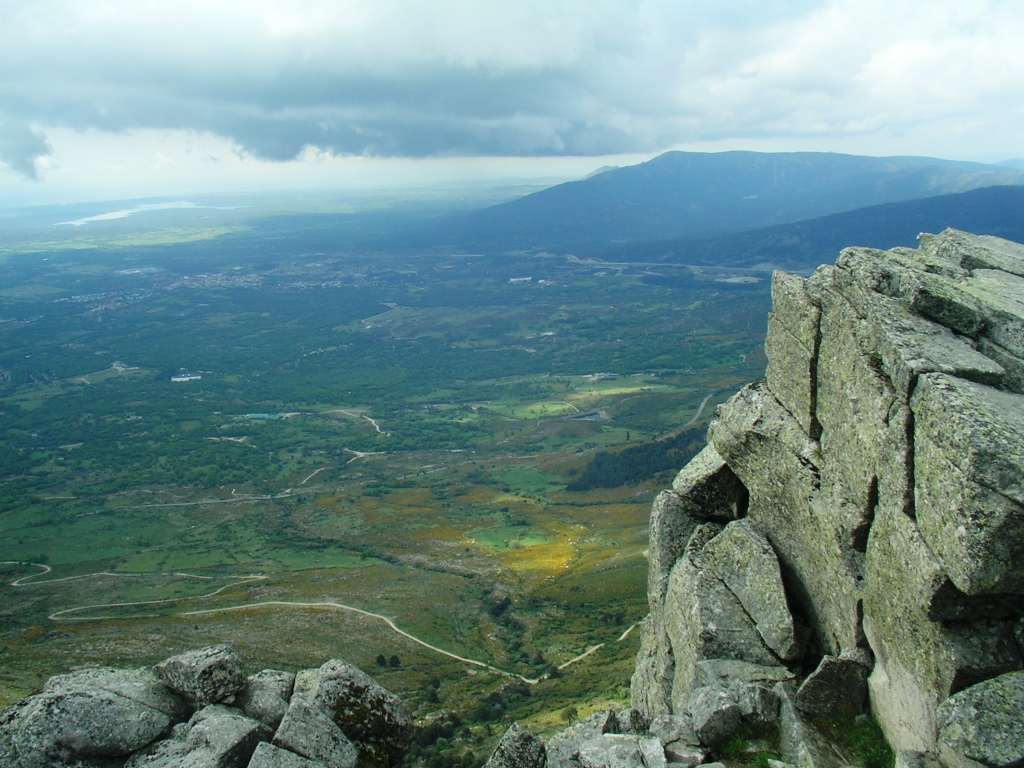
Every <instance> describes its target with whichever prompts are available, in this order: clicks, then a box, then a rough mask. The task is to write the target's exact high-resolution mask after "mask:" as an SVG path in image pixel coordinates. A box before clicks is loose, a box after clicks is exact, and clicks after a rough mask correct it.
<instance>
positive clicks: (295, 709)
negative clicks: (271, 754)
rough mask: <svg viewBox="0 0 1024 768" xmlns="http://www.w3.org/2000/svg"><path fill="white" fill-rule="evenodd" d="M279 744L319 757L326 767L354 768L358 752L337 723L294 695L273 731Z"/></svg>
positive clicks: (305, 754)
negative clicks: (275, 731) (275, 729)
mask: <svg viewBox="0 0 1024 768" xmlns="http://www.w3.org/2000/svg"><path fill="white" fill-rule="evenodd" d="M273 744H274V746H276V747H281V748H282V749H287V750H289V751H290V752H295V753H296V754H299V755H301V756H302V757H305V758H308V759H310V760H316V761H319V762H321V763H323V764H324V765H326V766H327V768H355V766H356V764H357V763H358V752H357V750H356V748H355V746H353V744H352V742H351V741H349V739H348V737H346V736H345V734H344V732H343V731H342V730H341V728H340V727H339V726H338V724H337V723H335V722H334V720H333V719H331V717H330V715H328V714H326V713H325V712H324V711H323V710H322V709H320V707H318V706H314V705H312V704H310V703H308V702H307V701H306V700H305V697H302V696H293V697H292V701H291V704H290V705H289V706H288V712H287V713H286V714H285V716H284V719H282V720H281V725H280V727H278V729H277V733H275V734H274V739H273Z"/></svg>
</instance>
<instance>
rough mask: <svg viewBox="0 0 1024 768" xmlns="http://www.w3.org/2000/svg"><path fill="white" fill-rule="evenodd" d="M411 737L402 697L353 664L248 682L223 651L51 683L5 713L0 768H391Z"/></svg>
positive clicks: (268, 673)
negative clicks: (247, 767)
mask: <svg viewBox="0 0 1024 768" xmlns="http://www.w3.org/2000/svg"><path fill="white" fill-rule="evenodd" d="M412 735H413V726H412V720H411V718H410V717H409V715H408V713H407V712H406V710H405V708H404V706H403V705H402V702H401V701H400V700H399V699H398V697H397V696H395V695H394V694H393V693H391V692H390V691H388V690H386V689H384V688H382V687H381V686H380V685H378V684H377V683H376V682H374V681H373V680H372V679H371V678H370V677H368V676H367V675H366V674H364V673H363V672H362V671H360V670H359V669H357V668H356V667H354V666H352V665H351V664H348V663H346V662H344V661H340V660H337V659H333V660H331V661H328V662H327V663H325V664H324V665H323V666H321V667H320V668H319V669H307V670H301V671H300V672H298V673H297V674H293V673H290V672H281V671H277V670H269V669H268V670H263V671H262V672H258V673H256V674H255V675H251V676H246V674H245V672H244V671H243V670H242V667H241V664H240V663H239V660H238V657H237V656H236V655H235V653H234V652H233V651H232V650H231V649H230V648H229V647H228V646H223V645H222V646H214V647H212V648H204V649H200V650H196V651H191V652H189V653H184V654H182V655H180V656H175V657H172V658H170V659H167V660H166V661H164V662H162V663H160V664H158V665H156V666H155V667H152V668H149V667H146V668H142V669H132V670H122V669H107V668H102V669H83V670H80V671H77V672H72V673H70V674H66V675H58V676H56V677H51V678H50V679H49V680H48V681H47V683H46V686H45V688H44V690H43V691H42V692H41V693H39V694H36V695H34V696H30V697H28V698H27V699H25V700H23V701H21V702H19V703H18V704H16V705H14V706H12V707H8V708H7V709H5V710H3V712H2V713H0V765H2V766H4V768H51V767H53V766H58V767H64V766H74V767H80V768H89V767H93V766H94V767H95V768H107V767H108V766H110V767H113V766H118V767H122V766H123V768H245V767H246V766H249V768H304V767H309V768H317V767H319V768H355V766H357V765H359V766H366V767H367V768H369V767H370V766H373V768H388V767H389V766H392V765H397V764H398V762H399V761H400V760H401V759H402V756H403V755H404V754H405V752H406V750H407V749H408V747H409V744H410V743H411V741H412Z"/></svg>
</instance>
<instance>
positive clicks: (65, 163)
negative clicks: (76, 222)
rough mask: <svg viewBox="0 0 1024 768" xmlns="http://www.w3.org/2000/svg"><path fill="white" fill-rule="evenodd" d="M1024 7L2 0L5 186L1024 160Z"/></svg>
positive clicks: (346, 182)
mask: <svg viewBox="0 0 1024 768" xmlns="http://www.w3.org/2000/svg"><path fill="white" fill-rule="evenodd" d="M1022 40H1024V3H1022V2H1020V0H649V1H645V0H558V2H552V1H551V0H536V1H535V0H515V1H514V2H505V3H498V2H479V1H478V2H469V1H468V0H441V1H440V2H439V0H429V1H423V2H421V1H420V0H403V1H400V2H399V1H393V0H334V1H333V2H322V1H320V0H291V1H289V2H285V1H284V0H245V2H226V1H223V2H217V1H216V0H204V1H203V2H194V1H193V0H173V2H164V1H162V0H29V1H26V2H21V1H20V0H0V196H3V197H4V199H8V200H9V199H23V200H24V201H26V202H32V201H41V200H46V199H53V200H56V199H60V198H61V196H64V197H68V198H70V197H76V198H78V199H87V198H88V197H89V196H90V195H92V196H94V197H97V198H99V197H104V196H116V195H128V194H136V195H141V194H151V195H160V194H178V193H182V192H201V191H230V190H238V189H264V188H265V189H279V188H321V187H322V188H331V187H338V188H341V187H360V186H375V185H376V186H382V185H383V186H386V185H391V184H404V183H425V182H432V181H437V180H449V179H454V180H459V179H479V178H486V177H501V178H534V177H548V178H554V177H571V176H577V175H581V174H584V173H586V172H588V171H590V170H592V169H594V168H596V167H597V166H599V165H602V164H606V163H614V164H622V163H624V162H635V161H638V160H642V159H646V158H647V157H650V156H652V155H654V154H657V153H659V152H662V151H664V150H667V149H691V150H706V151H717V150H722V149H734V148H742V149H758V150H767V151H774V150H787V151H788V150H796V149H806V150H828V151H840V152H851V153H862V154H875V155H886V154H918V155H934V156H941V157H949V158H960V159H975V160H984V161H998V160H1002V159H1007V158H1011V157H1021V156H1024V54H1022V53H1021V45H1022V44H1021V41H1022Z"/></svg>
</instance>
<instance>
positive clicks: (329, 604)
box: [0, 560, 636, 685]
mask: <svg viewBox="0 0 1024 768" xmlns="http://www.w3.org/2000/svg"><path fill="white" fill-rule="evenodd" d="M0 565H31V566H34V567H36V568H42V569H43V570H41V571H40V572H39V573H33V574H29V575H28V576H22V577H21V578H20V579H16V580H14V581H12V582H10V585H11V586H12V587H22V588H25V587H34V586H41V585H43V584H56V583H58V582H64V581H75V580H80V579H88V578H93V577H97V576H104V577H116V578H139V577H143V576H153V575H156V574H151V573H110V572H109V571H99V572H97V573H87V574H82V575H79V576H65V577H62V578H59V579H46V580H45V581H29V580H30V579H37V578H39V577H40V576H45V575H46V574H48V573H52V571H53V569H52V568H51V567H50V566H48V565H44V564H43V563H25V562H22V561H19V560H4V561H0ZM172 575H174V576H179V577H182V578H189V579H207V580H212V579H213V578H214V577H212V576H197V575H195V574H191V573H174V574H172ZM235 578H236V579H237V581H232V582H231V583H230V584H225V585H224V586H222V587H219V588H218V589H215V590H214V591H213V592H208V593H206V594H204V595H196V596H195V597H172V598H166V599H162V600H137V601H133V602H124V603H97V604H94V605H80V606H77V607H74V608H65V609H63V610H60V611H57V612H55V613H51V614H50V615H49V616H47V618H48V619H49V620H50V621H101V620H105V619H123V618H157V616H156V615H155V614H152V615H151V614H144V615H136V616H132V617H125V616H70V614H72V613H79V612H82V611H91V610H101V609H104V608H127V607H131V606H141V605H166V604H168V603H184V602H188V601H193V600H205V599H207V598H211V597H214V596H215V595H219V594H220V593H221V592H223V591H225V590H226V589H230V588H231V587H237V586H239V585H241V584H249V583H251V582H254V581H265V580H266V579H267V577H266V576H263V575H262V574H251V575H249V576H239V577H235ZM268 607H271V608H312V609H328V610H340V611H349V612H350V613H355V614H358V615H360V616H365V617H367V618H370V619H375V620H377V621H380V622H383V623H384V624H385V625H387V627H388V628H389V629H390V630H391V631H393V632H395V633H396V634H398V635H401V636H402V637H404V638H406V639H407V640H409V641H411V642H413V643H415V644H416V645H419V646H421V647H423V648H426V649H427V650H430V651H433V652H434V653H437V654H440V655H441V656H444V657H446V658H449V659H452V660H454V661H458V662H460V663H462V664H467V665H469V666H473V667H479V668H480V669H485V670H487V671H488V672H494V673H496V674H499V675H504V676H505V677H508V678H513V679H516V680H520V681H522V682H524V683H526V684H527V685H537V684H538V683H540V682H541V681H542V680H545V679H547V677H548V675H542V676H541V677H537V678H530V677H525V676H524V675H520V674H518V673H516V672H509V671H507V670H504V669H500V668H499V667H495V666H494V665H492V664H488V663H487V662H484V661H479V660H477V659H470V658H466V657H465V656H459V655H458V654H456V653H452V652H451V651H446V650H445V649H444V648H439V647H438V646H436V645H432V644H431V643H428V642H426V641H425V640H421V639H420V638H418V637H416V636H415V635H412V634H410V633H408V632H406V631H405V630H404V629H401V628H400V627H399V626H398V625H397V624H395V622H394V621H393V620H391V619H389V618H388V617H387V616H382V615H381V614H379V613H373V612H371V611H366V610H363V609H362V608H356V607H355V606H353V605H345V604H344V603H336V602H333V601H329V600H325V601H320V602H312V603H310V602H297V601H289V600H265V601H262V602H258V603H246V604H244V605H233V606H225V607H223V608H204V609H201V610H197V611H183V612H181V613H177V614H175V615H176V616H179V617H185V616H208V615H212V614H215V613H233V612H235V611H247V610H253V609H257V608H268ZM635 626H636V625H635V624H634V625H632V626H630V627H629V629H627V630H626V631H625V632H623V633H622V635H621V636H620V637H619V638H618V639H617V640H616V641H615V642H617V643H621V642H622V641H623V640H625V639H626V638H627V637H628V636H629V634H630V632H632V631H633V628H634V627H635ZM604 646H605V644H604V643H599V644H597V645H594V646H591V647H590V648H588V649H587V650H586V651H584V652H583V653H581V654H580V655H579V656H575V657H573V658H571V659H569V660H568V661H566V662H564V663H562V664H559V665H558V666H557V669H558V670H559V671H561V670H564V669H566V668H568V667H570V666H571V665H573V664H576V663H577V662H580V661H583V659H585V658H587V657H588V656H590V655H592V654H594V653H596V652H597V651H599V650H600V649H601V648H603V647H604Z"/></svg>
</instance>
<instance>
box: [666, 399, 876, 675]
mask: <svg viewBox="0 0 1024 768" xmlns="http://www.w3.org/2000/svg"><path fill="white" fill-rule="evenodd" d="M716 414H717V416H716V419H715V421H714V422H713V423H712V424H711V427H710V428H709V430H708V438H709V441H710V442H711V443H712V444H713V445H714V446H715V449H716V450H717V451H718V453H719V454H720V455H721V456H722V457H723V458H724V459H725V460H726V461H727V462H728V463H729V466H730V467H732V469H733V471H734V472H735V473H736V475H737V476H738V477H739V478H740V480H742V481H743V483H744V485H745V486H746V487H747V489H748V491H749V492H750V505H749V509H748V516H749V518H750V519H751V520H752V521H753V522H754V524H755V525H756V526H757V528H758V530H759V531H761V533H762V534H763V535H764V537H765V538H766V539H768V541H769V543H770V544H771V545H772V548H773V549H774V550H775V552H776V555H777V556H778V559H779V561H780V563H781V565H782V566H783V568H784V570H786V571H788V572H789V573H790V574H792V576H793V578H792V580H791V582H787V587H790V586H791V587H792V591H791V592H790V594H789V595H788V596H789V598H790V600H793V601H794V608H798V610H799V611H800V612H801V614H802V615H804V616H805V617H806V618H807V620H808V621H809V622H810V624H811V628H812V629H814V630H815V632H816V633H817V636H818V638H819V641H820V642H821V644H822V646H823V650H826V651H829V652H832V653H839V651H840V650H841V649H842V648H846V647H855V646H856V645H857V644H858V643H859V642H860V640H861V639H862V636H861V633H860V625H859V622H858V620H857V616H858V610H857V600H858V592H859V589H860V587H859V584H860V580H859V577H860V576H861V573H860V571H859V569H858V557H859V553H857V552H856V551H854V550H853V549H852V548H851V547H849V546H848V545H847V544H846V542H848V541H849V540H850V538H851V532H850V531H849V530H848V523H849V521H848V520H847V517H846V515H845V513H843V511H842V508H838V509H837V508H834V507H833V506H832V505H831V504H829V503H827V502H828V500H827V499H826V500H824V502H822V503H819V496H821V493H820V486H821V470H820V466H821V464H822V463H823V457H822V449H821V445H819V443H817V442H816V441H814V440H811V439H810V438H809V437H808V436H807V434H806V433H805V432H804V431H803V430H802V429H801V428H800V426H799V424H797V423H796V421H795V420H794V419H793V417H792V416H791V415H790V414H789V412H788V411H786V409H785V408H783V407H782V406H781V404H779V402H778V401H777V400H776V399H775V397H774V396H773V395H772V394H771V392H770V391H768V390H767V388H766V387H765V386H764V385H763V384H758V383H755V384H751V385H748V386H747V387H744V388H743V389H742V390H741V391H740V392H739V393H738V394H737V395H736V396H734V397H733V398H732V399H731V400H729V401H728V402H727V403H725V404H723V405H721V406H719V408H718V409H717V411H716ZM677 663H678V659H677Z"/></svg>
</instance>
